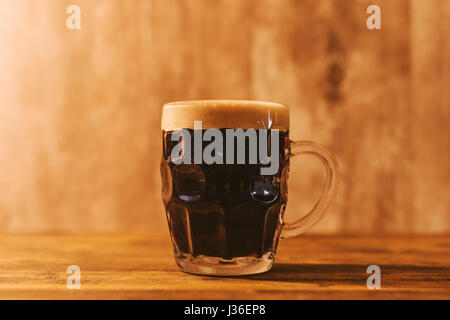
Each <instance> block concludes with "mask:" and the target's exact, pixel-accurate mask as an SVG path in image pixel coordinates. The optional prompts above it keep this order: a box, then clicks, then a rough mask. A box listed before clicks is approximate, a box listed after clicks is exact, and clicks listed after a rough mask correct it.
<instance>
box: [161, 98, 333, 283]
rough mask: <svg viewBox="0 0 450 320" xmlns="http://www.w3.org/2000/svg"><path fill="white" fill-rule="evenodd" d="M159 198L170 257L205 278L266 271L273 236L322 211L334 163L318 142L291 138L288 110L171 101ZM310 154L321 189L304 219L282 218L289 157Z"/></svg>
mask: <svg viewBox="0 0 450 320" xmlns="http://www.w3.org/2000/svg"><path fill="white" fill-rule="evenodd" d="M161 126H162V136H163V152H162V160H161V178H162V200H163V203H164V207H165V212H166V217H167V222H168V225H169V231H170V236H171V240H172V243H173V249H174V254H175V261H176V263H177V265H178V266H179V267H180V268H181V270H183V271H185V272H188V273H193V274H203V275H221V276H233V275H248V274H257V273H262V272H266V271H268V270H270V268H271V267H272V265H273V262H274V258H275V255H276V250H277V244H278V240H279V238H280V237H281V238H288V237H293V236H296V235H299V234H301V233H303V232H304V231H305V230H307V229H309V228H311V227H312V226H313V225H315V224H316V223H317V222H318V221H319V220H320V219H321V218H322V217H323V216H324V214H325V212H326V209H327V207H328V205H329V203H330V200H331V199H332V198H333V195H334V194H335V192H336V186H337V173H338V166H337V162H336V160H335V158H334V156H333V155H332V154H331V153H330V152H329V151H327V150H326V149H325V148H324V147H323V146H321V145H320V144H317V143H315V142H310V141H292V140H290V138H289V108H288V107H287V106H286V105H283V104H278V103H270V102H259V101H243V100H202V101H183V102H173V103H168V104H166V105H164V107H163V112H162V121H161ZM301 154H309V155H314V156H316V157H317V158H318V159H319V160H321V162H322V163H323V164H324V167H325V169H326V173H327V175H326V181H325V187H324V190H323V193H322V195H321V197H320V199H319V200H318V202H317V203H316V204H315V206H314V207H313V208H312V210H311V211H310V212H309V213H307V214H306V215H305V216H303V217H302V218H300V219H298V220H296V221H293V222H287V221H285V217H284V216H285V210H286V205H287V200H288V184H287V182H288V177H289V161H290V158H291V157H294V156H296V155H301Z"/></svg>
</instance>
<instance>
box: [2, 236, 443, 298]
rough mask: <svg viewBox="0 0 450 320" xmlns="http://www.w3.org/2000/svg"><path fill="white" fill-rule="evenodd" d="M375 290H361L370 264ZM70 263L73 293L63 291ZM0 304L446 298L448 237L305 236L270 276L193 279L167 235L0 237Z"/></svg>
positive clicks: (286, 249) (288, 244) (286, 245)
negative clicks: (377, 278) (74, 271)
mask: <svg viewBox="0 0 450 320" xmlns="http://www.w3.org/2000/svg"><path fill="white" fill-rule="evenodd" d="M372 264H375V265H378V266H380V268H381V289H378V290H369V289H368V288H367V286H366V281H367V278H368V277H369V276H370V274H367V273H366V269H367V267H368V266H369V265H372ZM69 265H78V266H79V267H80V269H81V289H80V290H69V289H67V287H66V280H67V277H68V276H69V274H67V273H66V269H67V267H68V266H69ZM0 298H1V299H18V298H24V299H449V298H450V237H425V236H422V237H407V236H402V237H382V238H379V237H335V236H304V237H300V238H294V239H287V240H281V241H280V246H279V250H278V255H277V259H276V263H275V265H274V267H273V268H272V270H271V271H269V272H267V273H265V274H260V275H254V276H245V277H233V278H226V277H209V276H196V275H190V274H186V273H183V272H181V271H180V270H178V268H177V266H176V265H175V263H174V259H173V255H172V248H171V244H170V240H169V236H168V234H167V233H160V234H148V235H123V234H122V235H104V234H103V235H92V234H91V235H1V236H0Z"/></svg>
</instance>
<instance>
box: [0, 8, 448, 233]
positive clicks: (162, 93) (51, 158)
mask: <svg viewBox="0 0 450 320" xmlns="http://www.w3.org/2000/svg"><path fill="white" fill-rule="evenodd" d="M372 3H373V1H365V0H352V1H349V0H336V1H331V0H322V1H315V0H306V1H296V0H281V1H274V0H244V1H226V0H220V1H209V0H198V1H189V0H169V1H167V0H133V1H131V0H127V1H120V0H95V1H92V0H77V1H69V0H62V1H61V0H40V1H39V3H37V2H36V1H33V0H17V1H14V2H11V1H8V0H0V12H2V13H3V14H2V18H1V19H0V38H1V39H2V40H3V41H2V44H1V50H0V70H2V72H1V73H0V100H1V101H2V107H1V108H0V168H1V170H2V173H1V174H0V191H1V192H0V231H9V232H20V231H26V232H28V231H76V232H88V231H106V232H108V231H120V230H122V231H126V230H135V231H136V230H137V231H139V230H140V231H143V230H156V229H160V228H161V227H165V218H164V214H163V208H162V203H161V200H160V178H159V168H158V163H159V158H160V150H161V137H160V128H159V123H160V116H161V106H162V104H163V103H164V102H168V101H174V100H185V99H218V98H219V99H220V98H228V99H258V100H269V101H275V102H282V103H286V104H288V105H290V107H291V119H292V120H291V126H292V129H291V134H292V138H294V139H309V140H315V141H318V142H321V143H323V144H325V145H326V146H328V147H329V148H330V150H331V151H332V152H334V153H335V154H336V156H337V158H338V160H339V163H340V167H341V174H342V178H341V184H340V189H339V193H338V196H337V199H336V202H335V204H334V206H332V207H331V210H330V213H329V215H328V216H327V217H326V219H324V220H323V221H322V222H321V223H320V224H319V225H318V226H317V227H316V228H315V229H314V230H315V231H316V232H328V233H340V234H349V233H366V234H369V233H372V234H375V233H376V234H380V233H381V234H383V233H384V234H391V233H405V234H406V233H411V232H416V233H430V234H433V233H440V234H442V233H446V234H448V233H449V232H450V197H449V196H448V195H449V194H450V184H449V183H448V181H449V179H450V140H449V139H450V138H449V137H450V135H449V134H448V127H449V125H450V93H449V92H450V91H449V90H448V88H449V87H450V44H449V41H448V34H449V31H450V5H449V1H441V0H430V1H422V0H413V1H409V0H396V1H388V0H379V1H376V3H377V4H378V5H379V6H380V7H381V10H382V29H381V30H375V31H371V30H368V29H367V28H366V18H367V16H368V15H367V14H366V8H367V7H368V5H369V4H372ZM69 4H78V5H79V6H80V7H81V11H82V27H81V30H79V31H70V30H68V29H67V28H66V19H67V17H68V15H67V14H66V13H65V11H66V8H67V6H68V5H69ZM291 177H292V178H291V183H290V194H291V196H290V200H289V201H290V202H289V206H288V213H287V216H288V218H289V216H291V217H294V216H296V215H300V214H302V213H303V212H307V211H308V209H309V208H311V207H312V205H313V203H314V201H315V199H316V198H317V197H318V196H319V194H320V190H321V188H322V184H321V180H322V178H323V175H322V174H321V171H320V166H319V164H317V163H316V162H315V161H314V160H312V159H309V158H307V157H304V158H301V159H298V160H297V159H295V160H294V161H293V170H292V176H291ZM289 209H290V212H289Z"/></svg>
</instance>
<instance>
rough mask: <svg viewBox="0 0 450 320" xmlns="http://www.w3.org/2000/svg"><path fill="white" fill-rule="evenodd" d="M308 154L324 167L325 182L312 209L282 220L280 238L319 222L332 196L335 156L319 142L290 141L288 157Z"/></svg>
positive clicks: (334, 186) (292, 234)
mask: <svg viewBox="0 0 450 320" xmlns="http://www.w3.org/2000/svg"><path fill="white" fill-rule="evenodd" d="M301 154H309V155H313V156H315V157H316V158H318V159H319V160H321V162H322V163H323V164H324V166H325V169H326V175H327V177H326V184H325V188H324V190H323V192H322V196H321V197H320V199H319V201H317V203H316V204H315V205H314V207H313V208H312V210H311V211H310V212H309V213H308V214H306V215H305V216H303V217H301V218H300V219H298V220H296V221H293V222H282V225H283V228H282V231H281V235H280V236H281V238H282V239H285V238H291V237H295V236H298V235H299V234H301V233H303V232H305V231H306V230H308V229H309V228H311V227H313V226H314V225H315V224H316V223H317V222H319V221H320V220H321V219H322V218H323V217H324V216H325V213H326V209H327V208H328V205H329V204H330V202H331V200H332V199H333V198H334V195H335V194H336V190H337V183H338V170H339V167H338V163H337V161H336V158H335V157H334V156H333V155H332V154H331V153H330V152H329V151H328V150H327V149H326V148H325V147H324V146H322V145H321V144H318V143H316V142H312V141H290V151H289V157H293V156H297V155H301Z"/></svg>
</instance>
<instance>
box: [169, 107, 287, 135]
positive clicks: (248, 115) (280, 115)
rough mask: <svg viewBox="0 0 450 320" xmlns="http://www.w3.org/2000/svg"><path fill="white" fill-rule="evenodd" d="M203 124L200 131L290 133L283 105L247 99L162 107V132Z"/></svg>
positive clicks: (285, 109) (285, 108)
mask: <svg viewBox="0 0 450 320" xmlns="http://www.w3.org/2000/svg"><path fill="white" fill-rule="evenodd" d="M194 121H202V128H203V129H222V128H233V129H279V130H280V131H288V130H289V108H288V107H287V106H286V105H283V104H278V103H272V102H262V101H247V100H197V101H180V102H171V103H167V104H165V105H164V107H163V112H162V120H161V129H162V130H164V131H174V130H180V129H184V128H186V129H193V128H194Z"/></svg>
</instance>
